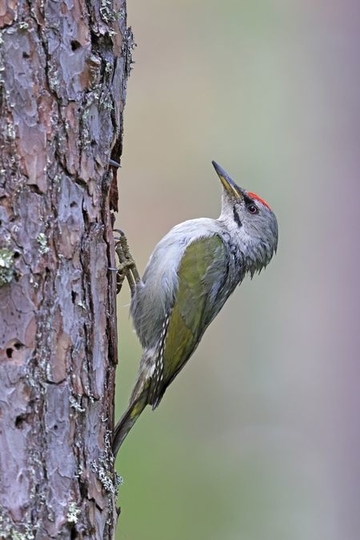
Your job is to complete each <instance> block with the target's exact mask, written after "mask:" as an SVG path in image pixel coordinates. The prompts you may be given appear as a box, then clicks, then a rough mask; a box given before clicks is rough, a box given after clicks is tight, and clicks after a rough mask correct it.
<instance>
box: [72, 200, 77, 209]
mask: <svg viewBox="0 0 360 540" xmlns="http://www.w3.org/2000/svg"><path fill="white" fill-rule="evenodd" d="M77 206H78V203H77V202H76V201H73V202H71V203H70V208H76V207H77Z"/></svg>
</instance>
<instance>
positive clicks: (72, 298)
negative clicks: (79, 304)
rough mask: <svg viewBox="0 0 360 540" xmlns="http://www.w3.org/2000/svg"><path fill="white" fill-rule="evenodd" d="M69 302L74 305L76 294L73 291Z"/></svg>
mask: <svg viewBox="0 0 360 540" xmlns="http://www.w3.org/2000/svg"><path fill="white" fill-rule="evenodd" d="M71 300H72V302H73V304H75V301H76V292H75V291H71Z"/></svg>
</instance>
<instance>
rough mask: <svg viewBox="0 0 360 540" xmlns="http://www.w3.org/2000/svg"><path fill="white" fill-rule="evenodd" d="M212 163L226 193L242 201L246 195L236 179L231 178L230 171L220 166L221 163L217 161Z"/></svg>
mask: <svg viewBox="0 0 360 540" xmlns="http://www.w3.org/2000/svg"><path fill="white" fill-rule="evenodd" d="M212 164H213V166H214V169H215V171H216V172H217V175H218V177H219V178H220V180H221V183H222V185H223V188H224V189H225V191H226V193H227V194H228V195H229V196H230V197H232V198H235V199H236V200H237V201H239V202H240V201H241V200H242V199H243V197H244V196H243V194H242V192H241V189H240V188H239V186H237V185H236V184H235V182H234V180H232V179H231V178H230V176H229V175H228V173H227V172H226V171H224V169H223V168H222V167H220V165H218V164H217V163H216V162H215V161H212Z"/></svg>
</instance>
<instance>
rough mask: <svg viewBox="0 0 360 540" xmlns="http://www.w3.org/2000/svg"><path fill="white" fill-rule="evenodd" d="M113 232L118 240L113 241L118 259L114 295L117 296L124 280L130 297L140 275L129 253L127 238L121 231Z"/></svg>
mask: <svg viewBox="0 0 360 540" xmlns="http://www.w3.org/2000/svg"><path fill="white" fill-rule="evenodd" d="M114 232H116V233H118V235H119V236H118V238H117V239H116V241H115V251H116V254H117V256H118V259H119V263H120V264H119V266H118V269H117V276H116V293H117V294H119V292H120V290H121V287H122V284H123V281H124V279H125V278H126V279H127V281H128V283H129V287H130V292H131V296H132V295H133V294H134V291H135V287H136V284H137V283H138V282H139V281H140V275H139V272H138V270H137V268H136V264H135V261H134V259H133V258H132V255H131V253H130V249H129V245H128V241H127V238H126V236H125V234H124V233H123V231H121V230H120V229H115V230H114Z"/></svg>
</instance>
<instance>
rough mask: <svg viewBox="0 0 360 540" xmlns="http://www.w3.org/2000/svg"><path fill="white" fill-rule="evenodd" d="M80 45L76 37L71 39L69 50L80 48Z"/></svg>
mask: <svg viewBox="0 0 360 540" xmlns="http://www.w3.org/2000/svg"><path fill="white" fill-rule="evenodd" d="M80 47H81V45H80V43H79V42H78V41H77V40H76V39H73V40H71V50H72V51H77V50H78V49H80Z"/></svg>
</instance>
